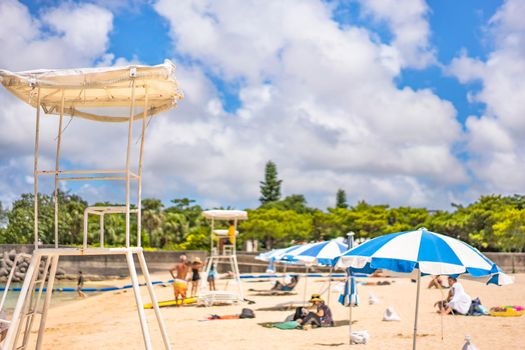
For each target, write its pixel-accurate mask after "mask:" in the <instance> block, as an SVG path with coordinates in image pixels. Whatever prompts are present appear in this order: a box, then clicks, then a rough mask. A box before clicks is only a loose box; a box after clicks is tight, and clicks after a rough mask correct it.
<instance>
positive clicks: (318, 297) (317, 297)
mask: <svg viewBox="0 0 525 350" xmlns="http://www.w3.org/2000/svg"><path fill="white" fill-rule="evenodd" d="M314 301H321V302H324V300H323V299H322V298H321V294H312V296H311V297H310V302H311V303H313V302H314Z"/></svg>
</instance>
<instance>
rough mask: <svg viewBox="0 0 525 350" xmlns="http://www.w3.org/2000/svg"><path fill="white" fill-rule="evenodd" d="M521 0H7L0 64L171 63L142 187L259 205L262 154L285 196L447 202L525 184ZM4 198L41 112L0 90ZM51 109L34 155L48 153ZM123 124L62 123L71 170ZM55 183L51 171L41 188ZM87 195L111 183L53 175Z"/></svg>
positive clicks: (115, 153) (103, 197) (21, 168)
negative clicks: (168, 90)
mask: <svg viewBox="0 0 525 350" xmlns="http://www.w3.org/2000/svg"><path fill="white" fill-rule="evenodd" d="M523 13H525V2H524V1H521V0H485V1H477V0H463V1H453V0H427V1H424V0H342V1H333V0H329V1H319V0H297V1H296V0H290V1H280V0H267V1H256V0H244V1H233V0H177V1H175V0H155V1H139V0H105V1H103V0H98V1H97V0H93V1H54V0H33V1H27V0H23V1H16V0H2V1H0V47H1V48H2V49H1V50H0V68H1V69H7V70H11V71H23V70H31V69H39V68H74V67H95V66H122V65H129V64H148V65H154V64H159V63H162V62H163V61H164V60H165V59H170V60H172V61H173V62H174V63H175V64H176V66H177V73H176V75H177V79H178V81H179V83H180V85H181V88H182V89H183V91H184V94H185V98H184V100H183V101H181V102H180V104H179V106H178V107H177V108H175V109H173V110H171V111H169V112H167V113H164V114H162V115H159V116H158V117H155V118H153V120H152V121H151V123H150V124H149V126H148V130H147V134H146V146H145V163H144V180H143V195H144V197H156V198H160V199H162V200H163V201H164V202H165V203H166V204H167V205H168V204H169V201H170V200H171V199H174V198H183V197H188V198H192V199H195V200H197V202H198V203H199V204H201V205H202V206H204V207H208V208H211V207H218V206H223V207H227V206H230V207H235V208H254V207H256V206H258V204H259V203H258V198H259V181H261V180H263V173H264V165H265V163H266V162H267V161H268V160H272V161H274V162H275V163H276V164H277V168H278V172H279V177H280V178H281V179H282V180H283V185H282V193H283V196H286V195H291V194H303V195H305V197H306V199H307V201H308V203H309V204H310V205H311V206H315V207H318V208H322V209H323V208H326V207H330V206H334V204H335V194H336V192H337V190H338V189H343V190H345V191H346V194H347V198H348V202H349V203H350V204H353V203H356V202H357V201H359V200H366V201H367V202H369V203H373V204H390V205H392V206H402V205H410V206H417V207H426V208H429V209H451V206H450V203H463V204H464V203H469V202H472V201H474V200H476V199H477V198H479V196H480V195H486V194H493V193H496V194H504V195H507V194H514V193H523V191H522V189H523V188H525V177H524V176H523V174H524V173H525V165H524V164H525V163H524V162H523V159H525V144H524V143H525V138H524V136H525V103H524V102H523V101H525V21H523V20H522V16H523ZM0 106H1V107H2V108H1V109H0V123H1V124H0V125H1V127H0V201H1V202H2V203H3V204H4V205H6V206H9V205H10V204H11V203H12V201H13V200H15V199H16V198H18V197H19V195H20V194H21V193H25V192H31V191H32V188H33V179H32V175H31V174H32V167H33V147H34V111H33V110H32V109H31V108H30V107H29V106H27V105H26V104H24V102H22V101H20V100H18V99H17V98H15V97H14V96H13V95H11V94H10V93H9V92H7V91H6V90H5V89H0ZM56 119H57V118H55V117H51V116H50V117H46V118H44V122H43V125H42V138H41V140H42V147H41V167H42V168H47V169H52V168H53V166H54V152H55V149H54V147H55V146H54V140H55V138H56V131H57V123H56ZM125 141H126V130H125V128H124V129H123V128H122V127H115V126H114V125H111V126H110V127H108V126H107V125H102V124H97V123H93V122H91V123H88V122H85V121H82V120H78V119H72V120H71V121H69V126H68V129H67V130H66V132H65V133H64V150H63V154H62V157H61V164H62V166H63V167H64V168H75V169H90V168H113V167H114V166H115V164H123V162H124V160H125V159H124V157H125V155H124V150H125ZM41 186H42V187H41V189H42V191H43V192H51V190H52V184H51V182H50V181H49V180H43V181H42V183H41ZM62 189H64V190H66V191H72V192H75V193H78V194H80V195H82V196H83V197H85V198H86V199H88V200H89V201H90V202H96V201H111V202H122V201H123V200H124V195H123V188H122V186H121V185H118V184H115V183H105V182H100V183H97V184H93V183H86V184H71V183H62Z"/></svg>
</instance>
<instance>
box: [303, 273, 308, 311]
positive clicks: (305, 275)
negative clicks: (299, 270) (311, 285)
mask: <svg viewBox="0 0 525 350" xmlns="http://www.w3.org/2000/svg"><path fill="white" fill-rule="evenodd" d="M307 284H308V265H307V266H306V269H305V272H304V296H303V301H304V304H306V286H307Z"/></svg>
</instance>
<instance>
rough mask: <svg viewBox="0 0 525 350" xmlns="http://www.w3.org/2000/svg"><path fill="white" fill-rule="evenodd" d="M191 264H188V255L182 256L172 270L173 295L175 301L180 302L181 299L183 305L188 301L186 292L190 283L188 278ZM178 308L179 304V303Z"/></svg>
mask: <svg viewBox="0 0 525 350" xmlns="http://www.w3.org/2000/svg"><path fill="white" fill-rule="evenodd" d="M190 267H191V266H190V264H189V263H188V258H187V257H186V255H184V254H182V255H181V256H180V257H179V262H178V263H176V264H175V265H173V267H172V268H171V269H170V274H171V277H173V279H174V281H173V294H174V298H175V300H177V301H178V300H179V296H180V297H181V299H182V300H181V304H182V302H183V301H184V299H186V292H187V290H188V281H187V279H186V278H187V276H188V272H189V271H190ZM177 306H178V303H177Z"/></svg>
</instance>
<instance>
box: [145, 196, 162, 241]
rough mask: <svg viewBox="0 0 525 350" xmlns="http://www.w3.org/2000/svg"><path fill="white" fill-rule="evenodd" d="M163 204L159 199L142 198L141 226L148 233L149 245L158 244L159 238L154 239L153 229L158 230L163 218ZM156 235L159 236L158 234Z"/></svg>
mask: <svg viewBox="0 0 525 350" xmlns="http://www.w3.org/2000/svg"><path fill="white" fill-rule="evenodd" d="M163 207H164V205H163V204H162V202H161V201H160V200H159V199H154V198H146V199H143V200H142V227H144V230H146V232H147V233H148V238H149V245H150V246H159V244H160V243H161V242H160V240H158V241H156V240H155V239H154V237H153V236H154V231H156V230H159V229H160V227H161V226H162V222H163V220H164V213H163V212H162V208H163ZM156 236H159V235H158V234H157V235H156Z"/></svg>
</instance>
